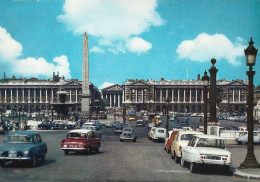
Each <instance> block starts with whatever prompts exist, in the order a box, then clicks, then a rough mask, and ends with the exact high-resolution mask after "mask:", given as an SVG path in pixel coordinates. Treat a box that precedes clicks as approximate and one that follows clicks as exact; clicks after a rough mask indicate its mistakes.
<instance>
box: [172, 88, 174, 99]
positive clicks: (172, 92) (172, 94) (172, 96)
mask: <svg viewBox="0 0 260 182" xmlns="http://www.w3.org/2000/svg"><path fill="white" fill-rule="evenodd" d="M172 102H174V88H173V89H172Z"/></svg>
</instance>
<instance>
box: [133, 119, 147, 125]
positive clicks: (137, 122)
mask: <svg viewBox="0 0 260 182" xmlns="http://www.w3.org/2000/svg"><path fill="white" fill-rule="evenodd" d="M135 126H145V122H144V121H143V120H137V121H136V124H135Z"/></svg>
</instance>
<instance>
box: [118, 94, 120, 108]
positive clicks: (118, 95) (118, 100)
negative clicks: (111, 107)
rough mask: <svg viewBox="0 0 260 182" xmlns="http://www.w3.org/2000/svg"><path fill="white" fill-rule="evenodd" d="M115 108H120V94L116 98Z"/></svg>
mask: <svg viewBox="0 0 260 182" xmlns="http://www.w3.org/2000/svg"><path fill="white" fill-rule="evenodd" d="M117 107H120V94H118V96H117Z"/></svg>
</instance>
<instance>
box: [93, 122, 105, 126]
mask: <svg viewBox="0 0 260 182" xmlns="http://www.w3.org/2000/svg"><path fill="white" fill-rule="evenodd" d="M93 126H96V127H97V128H104V127H105V124H103V123H100V122H98V121H95V122H94V123H93Z"/></svg>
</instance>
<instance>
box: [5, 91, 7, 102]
mask: <svg viewBox="0 0 260 182" xmlns="http://www.w3.org/2000/svg"><path fill="white" fill-rule="evenodd" d="M5 103H7V91H6V89H5Z"/></svg>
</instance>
